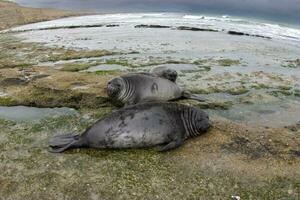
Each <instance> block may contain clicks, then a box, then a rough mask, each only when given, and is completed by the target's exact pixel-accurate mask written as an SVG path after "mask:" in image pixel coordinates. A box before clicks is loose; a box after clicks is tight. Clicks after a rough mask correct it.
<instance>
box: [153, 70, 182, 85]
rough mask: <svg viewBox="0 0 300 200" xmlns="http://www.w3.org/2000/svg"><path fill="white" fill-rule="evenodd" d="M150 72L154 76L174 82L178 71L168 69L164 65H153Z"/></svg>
mask: <svg viewBox="0 0 300 200" xmlns="http://www.w3.org/2000/svg"><path fill="white" fill-rule="evenodd" d="M150 73H151V74H153V75H155V76H158V77H161V78H165V79H168V80H170V81H172V82H176V79H177V76H178V73H177V71H176V70H174V69H170V68H168V67H166V66H158V67H155V68H153V69H152V70H150Z"/></svg>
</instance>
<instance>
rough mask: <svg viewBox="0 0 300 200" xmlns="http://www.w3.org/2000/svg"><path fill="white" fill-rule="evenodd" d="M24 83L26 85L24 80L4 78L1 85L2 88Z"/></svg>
mask: <svg viewBox="0 0 300 200" xmlns="http://www.w3.org/2000/svg"><path fill="white" fill-rule="evenodd" d="M25 83H26V80H25V79H23V78H18V77H13V78H6V79H4V80H2V81H1V85H4V86H13V85H23V84H25Z"/></svg>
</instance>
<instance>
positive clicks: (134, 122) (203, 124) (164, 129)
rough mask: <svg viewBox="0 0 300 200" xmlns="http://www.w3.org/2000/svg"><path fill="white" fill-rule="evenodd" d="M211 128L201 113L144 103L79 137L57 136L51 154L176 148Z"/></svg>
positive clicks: (106, 117)
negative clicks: (74, 150) (76, 150)
mask: <svg viewBox="0 0 300 200" xmlns="http://www.w3.org/2000/svg"><path fill="white" fill-rule="evenodd" d="M209 127H210V124H209V117H208V115H207V114H206V113H205V112H203V111H201V110H200V109H197V108H193V107H190V106H185V105H180V104H176V103H144V104H137V105H133V106H128V107H125V108H122V109H120V110H118V111H115V112H113V113H112V114H109V115H107V116H105V117H103V118H102V119H100V120H99V121H97V122H96V123H95V124H94V125H92V126H91V127H89V128H88V129H87V130H86V131H85V132H84V133H83V134H82V135H70V134H69V135H59V136H55V137H54V138H53V139H52V140H51V141H50V147H51V148H52V149H51V152H62V151H65V150H66V149H69V148H78V147H92V148H142V147H152V146H156V145H163V146H162V147H161V148H160V149H159V151H167V150H171V149H174V148H177V147H179V146H180V145H182V144H183V142H184V141H185V140H186V139H188V138H191V137H195V136H198V135H200V134H201V133H204V132H206V131H207V130H208V129H209Z"/></svg>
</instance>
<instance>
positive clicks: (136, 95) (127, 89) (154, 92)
mask: <svg viewBox="0 0 300 200" xmlns="http://www.w3.org/2000/svg"><path fill="white" fill-rule="evenodd" d="M106 90H107V95H108V97H109V98H110V99H111V100H112V103H113V104H115V105H117V106H122V105H126V106H127V105H133V104H137V103H141V102H159V101H160V102H161V101H169V100H175V99H180V98H191V99H195V100H199V101H204V99H202V98H200V97H199V96H196V95H193V94H190V93H189V92H187V91H184V90H182V89H181V88H180V87H179V86H178V85H177V84H176V83H174V82H172V81H170V80H168V79H165V78H160V77H156V76H150V75H147V74H138V73H135V74H126V75H123V76H120V77H117V78H114V79H112V80H111V81H109V82H108V84H107V88H106Z"/></svg>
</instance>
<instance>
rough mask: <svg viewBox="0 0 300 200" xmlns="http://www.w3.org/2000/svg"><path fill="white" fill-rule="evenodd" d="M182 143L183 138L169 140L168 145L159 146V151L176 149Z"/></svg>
mask: <svg viewBox="0 0 300 200" xmlns="http://www.w3.org/2000/svg"><path fill="white" fill-rule="evenodd" d="M182 144H183V140H182V139H176V140H173V141H171V142H169V143H168V144H167V145H165V146H163V147H161V148H159V149H158V150H157V151H159V152H165V151H169V150H172V149H176V148H178V147H180V146H181V145H182Z"/></svg>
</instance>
